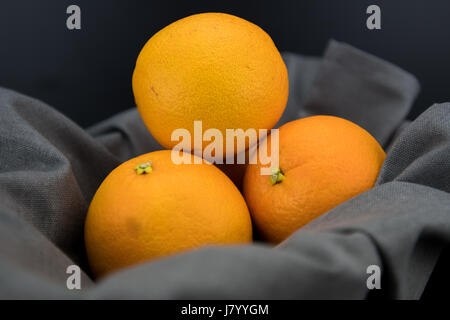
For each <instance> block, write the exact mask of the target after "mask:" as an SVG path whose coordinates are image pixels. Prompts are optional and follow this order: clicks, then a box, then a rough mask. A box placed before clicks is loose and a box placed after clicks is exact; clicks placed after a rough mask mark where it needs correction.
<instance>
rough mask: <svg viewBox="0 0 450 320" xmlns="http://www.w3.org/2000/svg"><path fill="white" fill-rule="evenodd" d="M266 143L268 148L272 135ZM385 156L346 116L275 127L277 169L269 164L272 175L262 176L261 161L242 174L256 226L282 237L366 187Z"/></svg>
mask: <svg viewBox="0 0 450 320" xmlns="http://www.w3.org/2000/svg"><path fill="white" fill-rule="evenodd" d="M267 142H268V143H267V145H268V147H267V150H270V146H271V143H272V141H271V136H269V138H268V141H267ZM263 146H264V144H262V146H260V148H262V147H263ZM269 154H270V153H269ZM384 158H385V153H384V151H383V149H382V148H381V147H380V145H379V144H378V142H377V141H376V140H375V139H374V138H373V137H372V136H371V135H370V134H369V133H368V132H367V131H365V130H364V129H362V128H361V127H359V126H357V125H356V124H354V123H352V122H350V121H347V120H345V119H341V118H337V117H332V116H315V117H309V118H304V119H300V120H296V121H292V122H289V123H287V124H285V125H283V126H282V127H281V128H280V129H279V167H278V168H272V169H273V170H274V171H273V175H272V176H267V175H261V174H260V168H261V167H262V165H261V164H260V163H259V161H258V162H257V164H251V165H249V166H248V168H247V171H246V173H245V177H244V196H245V199H246V201H247V205H248V207H249V209H250V212H251V215H252V219H253V222H254V225H255V226H256V228H257V229H258V231H259V232H260V233H261V235H262V236H263V238H265V239H266V240H268V241H270V242H273V243H278V242H280V241H282V240H284V239H285V238H287V237H288V236H289V235H291V234H292V233H293V232H294V231H296V230H297V229H299V228H301V227H302V226H304V225H306V224H307V223H309V222H310V221H311V220H313V219H315V218H317V217H318V216H320V215H322V214H323V213H325V212H327V211H328V210H330V209H332V208H333V207H335V206H337V205H338V204H340V203H342V202H344V201H346V200H348V199H350V198H352V197H354V196H356V195H358V194H360V193H362V192H364V191H366V190H368V189H370V188H371V187H372V186H373V185H374V183H375V181H376V179H377V176H378V173H379V170H380V168H381V165H382V163H383V161H384ZM266 166H270V165H266Z"/></svg>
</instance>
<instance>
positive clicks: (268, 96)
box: [132, 13, 289, 156]
mask: <svg viewBox="0 0 450 320" xmlns="http://www.w3.org/2000/svg"><path fill="white" fill-rule="evenodd" d="M132 85H133V93H134V98H135V102H136V105H137V107H138V110H139V112H140V114H141V116H142V119H143V121H144V123H145V124H146V126H147V128H148V129H149V131H150V132H151V134H152V135H153V137H154V138H155V139H156V140H157V141H158V142H159V143H160V144H161V145H162V146H164V147H165V148H167V149H171V148H173V147H174V146H175V145H176V144H177V142H176V141H175V142H174V141H171V134H172V132H173V131H174V130H175V129H178V128H185V129H187V130H189V132H190V133H191V137H193V135H194V133H193V132H194V130H193V127H194V121H195V120H201V121H202V126H203V132H205V131H206V130H207V129H210V128H216V129H219V130H220V132H221V133H222V135H223V137H224V138H225V136H226V132H225V130H226V129H237V128H240V129H244V130H247V129H248V128H253V129H271V128H272V127H273V126H274V125H275V124H276V123H277V122H278V120H279V119H280V117H281V115H282V113H283V111H284V109H285V107H286V103H287V99H288V93H289V81H288V73H287V69H286V66H285V64H284V62H283V59H282V57H281V55H280V53H279V52H278V50H277V48H276V47H275V45H274V43H273V41H272V39H271V38H270V36H269V35H268V34H267V33H266V32H264V31H263V30H262V29H261V28H259V27H258V26H256V25H255V24H253V23H250V22H248V21H246V20H244V19H241V18H238V17H235V16H232V15H229V14H223V13H202V14H196V15H192V16H189V17H186V18H184V19H181V20H178V21H176V22H174V23H172V24H170V25H169V26H167V27H165V28H164V29H162V30H160V31H159V32H157V33H156V34H155V35H154V36H153V37H152V38H151V39H150V40H148V42H147V43H146V44H145V46H144V47H143V49H142V51H141V52H140V54H139V56H138V59H137V61H136V66H135V69H134V73H133V81H132ZM205 145H206V143H204V144H203V149H204V148H205ZM224 145H225V141H224ZM246 146H248V143H247V144H246ZM192 148H193V147H192ZM243 149H244V148H235V150H234V153H237V152H240V151H242V150H243ZM224 153H226V152H225V148H224ZM229 155H231V153H229V154H226V156H229Z"/></svg>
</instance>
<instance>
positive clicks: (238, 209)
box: [85, 13, 385, 277]
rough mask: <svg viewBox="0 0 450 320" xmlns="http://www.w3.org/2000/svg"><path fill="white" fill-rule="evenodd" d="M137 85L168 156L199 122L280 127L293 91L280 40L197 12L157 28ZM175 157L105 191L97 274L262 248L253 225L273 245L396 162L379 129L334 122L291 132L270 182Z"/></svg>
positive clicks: (132, 171) (89, 245) (162, 154)
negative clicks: (179, 136)
mask: <svg viewBox="0 0 450 320" xmlns="http://www.w3.org/2000/svg"><path fill="white" fill-rule="evenodd" d="M132 83H133V92H134V97H135V101H136V105H137V107H138V110H139V113H140V114H141V117H142V119H143V121H144V123H145V124H146V126H147V128H148V130H149V131H150V133H151V134H152V135H153V137H155V139H156V140H157V141H158V142H159V143H160V144H161V145H162V146H164V147H165V148H167V149H171V148H173V147H174V145H175V142H174V141H173V139H172V132H173V131H174V130H176V129H178V128H184V129H187V130H189V131H190V132H192V131H193V130H194V129H193V123H194V121H197V120H201V121H202V123H203V127H204V128H205V130H207V129H211V128H214V129H217V130H219V131H220V132H222V133H223V134H224V135H225V131H226V130H227V129H238V128H239V129H243V130H244V131H245V130H247V129H249V128H254V129H257V130H258V129H271V128H273V127H274V126H275V125H276V123H277V122H278V120H279V119H280V117H281V115H282V113H283V111H284V109H285V107H286V103H287V98H288V91H289V81H288V74H287V70H286V66H285V64H284V62H283V59H282V57H281V55H280V53H279V52H278V50H277V48H276V47H275V45H274V43H273V41H272V39H271V38H270V36H269V35H268V34H267V33H265V32H264V31H263V30H262V29H261V28H259V27H258V26H256V25H254V24H252V23H250V22H248V21H246V20H243V19H241V18H238V17H235V16H232V15H228V14H221V13H204V14H197V15H193V16H190V17H187V18H184V19H181V20H179V21H176V22H174V23H172V24H171V25H169V26H167V27H165V28H164V29H162V30H161V31H159V32H158V33H156V34H155V35H154V36H153V37H152V38H151V39H150V40H149V41H148V42H147V43H146V45H145V46H144V48H143V49H142V51H141V53H140V54H139V57H138V59H137V62H136V67H135V70H134V74H133V82H132ZM343 107H345V106H343ZM267 142H268V145H270V142H271V136H269V137H268V138H267ZM247 147H248V146H247ZM260 147H261V146H260ZM242 151H244V152H245V150H237V149H236V150H234V153H238V152H242ZM231 153H233V152H231ZM171 155H172V151H170V150H163V151H156V152H152V153H148V154H144V155H141V156H139V157H137V158H134V159H131V160H129V161H127V162H125V163H123V164H122V165H120V166H119V167H117V168H116V169H114V170H113V171H112V172H111V173H110V174H109V175H108V177H107V178H106V179H105V180H104V182H103V183H102V184H101V186H100V187H99V189H98V191H97V192H96V194H95V196H94V198H93V199H92V202H91V205H90V207H89V211H88V214H87V218H86V223H85V243H86V250H87V255H88V259H89V264H90V266H91V269H92V272H93V274H94V275H95V276H96V277H101V276H104V275H105V274H108V273H110V272H112V271H115V270H118V269H121V268H123V267H127V266H131V265H134V264H136V263H140V262H144V261H148V260H151V259H155V258H159V257H164V256H168V255H171V254H176V253H180V252H183V251H186V250H190V249H194V248H198V247H201V246H205V245H233V244H242V243H250V242H251V241H252V239H253V228H255V230H256V231H257V233H258V234H260V236H261V238H262V240H264V241H268V242H270V243H273V244H276V243H279V242H281V241H283V240H284V239H286V238H287V237H288V236H289V235H291V234H292V233H293V232H295V231H296V230H297V229H299V228H301V227H302V226H304V225H306V224H307V223H308V222H310V221H311V220H313V219H315V218H316V217H318V216H320V215H322V214H323V213H325V212H327V211H328V210H330V209H331V208H333V207H335V206H336V205H338V204H340V203H342V202H344V201H346V200H348V199H350V198H351V197H354V196H356V195H358V194H360V193H362V192H364V191H366V190H368V189H370V188H371V187H372V186H373V185H374V183H375V180H376V178H377V176H378V172H379V170H380V167H381V165H382V163H383V161H384V158H385V154H384V152H383V150H382V148H381V147H380V145H379V144H378V143H377V141H376V140H375V139H374V138H373V137H372V136H371V135H370V134H369V133H368V132H366V131H365V130H364V129H362V128H360V127H359V126H357V125H356V124H354V123H352V122H350V121H347V120H344V119H341V118H337V117H332V116H315V117H310V118H304V119H299V120H296V121H292V122H290V123H287V124H285V125H283V126H282V127H281V128H280V129H279V166H278V167H277V168H272V170H273V174H272V175H270V176H267V175H261V168H262V167H265V166H267V165H265V164H262V163H260V162H259V161H257V162H256V163H255V164H249V165H243V164H240V165H236V164H222V165H218V166H214V165H211V164H210V163H208V162H207V161H205V160H202V159H197V160H200V161H191V164H175V163H174V162H173V161H172V158H171ZM185 155H186V156H188V157H191V158H192V160H195V157H196V156H195V155H191V154H185ZM234 155H235V154H230V151H229V150H227V154H226V155H224V156H227V157H229V156H234ZM195 162H200V163H201V164H195ZM224 172H225V173H226V174H225V173H224Z"/></svg>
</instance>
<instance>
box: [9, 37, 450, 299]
mask: <svg viewBox="0 0 450 320" xmlns="http://www.w3.org/2000/svg"><path fill="white" fill-rule="evenodd" d="M283 58H284V60H285V62H286V65H287V67H288V71H289V80H290V96H289V101H288V106H287V108H286V111H285V113H284V115H283V117H282V119H281V120H280V123H279V124H283V123H285V122H287V121H290V120H293V119H296V118H300V117H305V116H309V115H314V114H330V115H336V116H340V117H344V118H346V119H348V120H351V121H353V122H355V123H357V124H359V125H360V126H362V127H363V128H365V129H366V130H367V131H369V132H370V133H371V134H372V135H373V136H374V137H375V138H376V139H377V140H378V141H379V142H380V143H381V144H382V145H383V146H384V147H385V148H386V150H387V151H388V152H387V157H386V160H385V162H384V164H383V167H382V169H381V172H380V174H379V177H378V180H377V182H376V185H375V186H374V188H373V189H371V190H369V191H367V192H365V193H363V194H360V195H358V196H356V197H354V198H352V199H350V200H349V201H346V202H345V203H342V204H341V205H339V206H337V207H335V208H334V209H332V210H330V211H329V212H327V213H326V214H324V215H322V216H320V217H319V218H317V219H315V220H314V221H312V222H311V223H310V224H308V225H307V226H305V227H304V228H301V229H300V230H298V231H297V232H295V233H294V234H293V235H292V236H291V237H289V238H288V239H287V240H286V241H284V242H283V243H281V244H280V245H278V246H275V247H272V246H269V245H268V244H264V243H255V244H252V245H241V246H210V247H205V248H199V249H196V250H193V251H190V252H186V253H183V254H178V255H174V256H171V257H168V258H164V259H159V260H156V261H150V262H147V263H143V264H141V265H138V266H135V267H130V268H127V269H125V270H122V271H120V272H117V273H115V274H112V275H110V276H108V277H106V278H104V279H101V280H100V281H97V282H96V281H94V280H93V279H92V278H91V277H90V271H89V267H88V264H87V259H86V255H85V251H84V241H83V224H84V219H85V216H86V212H87V208H88V206H89V202H90V200H91V199H92V197H93V195H94V193H95V191H96V189H97V188H98V186H99V185H100V183H101V182H102V181H103V179H104V178H105V177H106V176H107V175H108V173H109V172H110V171H111V170H113V169H114V168H115V167H117V166H118V165H119V164H120V163H122V162H123V161H126V160H128V159H130V158H132V157H134V156H137V155H140V154H143V153H147V152H151V151H154V150H158V149H161V146H160V145H159V144H158V143H157V142H156V141H155V140H154V139H153V138H152V136H151V135H150V134H149V133H148V131H147V130H146V128H145V126H144V125H143V123H142V121H141V119H140V117H139V115H138V113H137V111H136V109H135V108H133V109H130V110H129V111H125V112H123V113H121V114H119V115H117V116H115V117H113V118H111V119H108V120H105V121H104V122H102V123H100V124H98V125H95V126H94V127H91V128H89V129H87V130H84V129H82V128H80V127H79V126H77V125H76V124H75V123H73V122H72V121H71V120H69V119H67V118H66V117H65V116H64V115H62V114H60V113H58V112H57V111H55V110H54V109H52V108H51V107H49V106H47V105H46V104H45V103H42V102H40V101H38V100H35V99H33V98H30V97H27V96H24V95H22V94H19V93H16V92H14V91H11V90H8V89H2V88H0V284H1V285H0V297H1V298H93V299H94V298H95V299H97V298H150V299H328V298H330V299H365V298H367V297H369V296H370V294H369V293H370V292H371V291H370V290H369V289H368V287H367V278H368V277H369V274H368V273H367V267H368V266H370V265H377V266H379V267H380V269H381V274H382V278H381V279H382V280H381V289H380V290H378V293H377V294H378V295H381V296H383V297H386V298H394V299H417V298H420V296H421V294H422V292H423V290H424V287H425V286H426V284H427V281H428V279H429V277H430V274H431V272H432V271H433V268H434V267H435V264H436V261H437V259H438V257H439V255H440V253H441V251H442V250H443V248H445V247H446V246H448V245H449V241H450V194H449V192H450V161H449V159H450V104H449V103H444V104H438V105H434V106H431V107H430V108H429V109H428V110H427V111H426V112H424V113H423V114H422V115H421V116H420V117H418V118H417V119H416V120H415V121H413V122H412V123H404V121H403V120H404V118H405V116H406V114H407V113H408V111H409V109H410V107H411V104H412V103H413V101H414V99H415V97H416V95H417V94H418V91H419V83H418V81H417V80H416V79H415V77H414V76H412V75H411V74H409V73H407V72H406V71H403V70H401V69H400V68H398V67H396V66H394V65H392V64H390V63H388V62H386V61H383V60H381V59H379V58H377V57H374V56H372V55H370V54H367V53H364V52H362V51H360V50H358V49H356V48H353V47H351V46H349V45H346V44H343V43H339V42H335V41H332V42H330V44H329V46H328V47H327V49H326V51H325V54H324V56H323V57H322V58H316V57H305V56H301V55H296V54H292V53H285V54H284V55H283ZM93 112H95V110H93ZM73 264H76V265H79V266H80V267H81V269H82V278H81V286H82V289H81V290H69V289H68V288H67V286H66V281H67V277H68V276H69V275H68V274H67V273H66V269H67V267H68V266H70V265H73Z"/></svg>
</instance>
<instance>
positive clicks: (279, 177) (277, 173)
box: [270, 168, 285, 185]
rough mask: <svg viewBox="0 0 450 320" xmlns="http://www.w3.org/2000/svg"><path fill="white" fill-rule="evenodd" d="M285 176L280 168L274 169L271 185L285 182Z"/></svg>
mask: <svg viewBox="0 0 450 320" xmlns="http://www.w3.org/2000/svg"><path fill="white" fill-rule="evenodd" d="M284 178H285V177H284V174H283V172H281V169H280V168H273V169H272V174H271V175H270V183H271V184H272V185H275V184H277V183H280V182H282V181H283V180H284Z"/></svg>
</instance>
